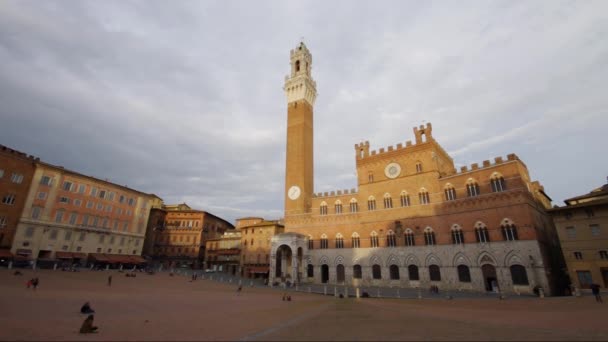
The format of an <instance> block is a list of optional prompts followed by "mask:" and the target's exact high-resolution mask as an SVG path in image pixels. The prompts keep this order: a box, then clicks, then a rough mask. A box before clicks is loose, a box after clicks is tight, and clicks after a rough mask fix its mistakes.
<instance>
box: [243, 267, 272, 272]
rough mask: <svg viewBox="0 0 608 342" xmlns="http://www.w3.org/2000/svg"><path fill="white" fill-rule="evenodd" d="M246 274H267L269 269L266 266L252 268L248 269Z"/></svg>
mask: <svg viewBox="0 0 608 342" xmlns="http://www.w3.org/2000/svg"><path fill="white" fill-rule="evenodd" d="M248 269H249V270H248V273H268V271H269V270H270V267H268V266H254V267H249V268H248Z"/></svg>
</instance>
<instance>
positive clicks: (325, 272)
mask: <svg viewBox="0 0 608 342" xmlns="http://www.w3.org/2000/svg"><path fill="white" fill-rule="evenodd" d="M328 281H329V266H327V265H323V266H321V282H322V283H323V284H325V283H327V282H328Z"/></svg>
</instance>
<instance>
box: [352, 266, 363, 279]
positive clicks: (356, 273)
mask: <svg viewBox="0 0 608 342" xmlns="http://www.w3.org/2000/svg"><path fill="white" fill-rule="evenodd" d="M353 278H354V279H361V278H363V272H361V265H355V266H353Z"/></svg>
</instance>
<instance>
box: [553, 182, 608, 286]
mask: <svg viewBox="0 0 608 342" xmlns="http://www.w3.org/2000/svg"><path fill="white" fill-rule="evenodd" d="M564 202H565V203H566V205H565V206H562V207H557V206H556V207H555V208H553V209H550V210H549V211H550V212H551V214H552V216H553V221H554V222H555V226H556V227H557V232H558V234H559V240H560V242H561V246H562V251H563V253H564V259H565V260H566V265H567V268H568V275H569V278H570V280H571V282H572V285H574V286H576V287H578V288H589V285H591V283H596V284H598V285H600V286H601V287H604V288H606V287H608V243H606V241H608V229H607V227H608V184H604V185H603V186H601V187H599V188H597V189H594V190H592V191H591V192H589V193H587V194H584V195H581V196H576V197H573V198H569V199H567V200H565V201H564Z"/></svg>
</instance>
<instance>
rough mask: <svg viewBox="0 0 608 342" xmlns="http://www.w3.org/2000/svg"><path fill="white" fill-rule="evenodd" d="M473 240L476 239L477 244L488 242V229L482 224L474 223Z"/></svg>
mask: <svg viewBox="0 0 608 342" xmlns="http://www.w3.org/2000/svg"><path fill="white" fill-rule="evenodd" d="M475 239H477V242H479V243H486V242H490V234H489V233H488V228H487V227H486V225H485V224H484V223H483V222H477V223H475Z"/></svg>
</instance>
